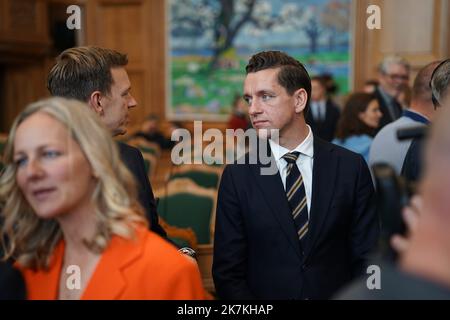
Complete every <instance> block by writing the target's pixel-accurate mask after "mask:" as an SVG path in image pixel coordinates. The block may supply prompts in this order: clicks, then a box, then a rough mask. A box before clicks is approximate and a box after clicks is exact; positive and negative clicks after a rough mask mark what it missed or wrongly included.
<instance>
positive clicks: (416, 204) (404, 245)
mask: <svg viewBox="0 0 450 320" xmlns="http://www.w3.org/2000/svg"><path fill="white" fill-rule="evenodd" d="M422 211H423V202H422V198H421V197H420V196H419V195H415V196H414V197H412V199H411V201H410V204H409V206H407V207H405V208H404V209H403V211H402V216H403V220H404V221H405V224H406V227H407V236H401V235H399V234H395V235H393V236H392V237H391V246H392V248H393V249H394V250H395V251H397V253H399V254H403V253H404V252H405V251H406V250H408V248H409V244H410V238H411V235H412V234H414V232H415V231H416V229H417V225H418V222H419V218H420V215H421V214H422Z"/></svg>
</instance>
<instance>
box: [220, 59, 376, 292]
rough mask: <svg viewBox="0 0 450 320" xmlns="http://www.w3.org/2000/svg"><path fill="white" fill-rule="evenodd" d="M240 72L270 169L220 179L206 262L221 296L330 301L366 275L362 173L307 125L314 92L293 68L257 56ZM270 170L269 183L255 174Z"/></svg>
mask: <svg viewBox="0 0 450 320" xmlns="http://www.w3.org/2000/svg"><path fill="white" fill-rule="evenodd" d="M246 71H247V76H246V79H245V82H244V99H245V100H246V101H247V103H248V104H249V114H250V117H251V120H252V123H253V126H254V128H255V129H256V130H257V132H258V135H259V136H260V137H261V138H265V137H269V140H268V142H267V141H266V143H268V145H269V147H270V148H269V149H270V152H271V162H270V164H266V165H264V164H262V161H261V159H260V158H258V161H257V163H255V164H251V163H250V159H251V158H252V156H251V155H249V154H247V158H246V161H245V164H232V165H228V166H227V167H226V168H225V170H224V172H223V175H222V179H221V183H220V189H219V196H218V204H217V211H216V225H215V239H214V259H213V277H214V283H215V287H216V290H217V294H218V297H219V298H223V299H327V298H329V297H330V296H331V295H332V294H333V293H335V292H336V290H338V289H339V288H340V287H342V286H343V285H344V284H346V283H347V282H349V281H350V280H351V279H352V278H353V277H354V276H357V275H362V274H365V272H366V261H367V259H368V254H369V253H370V251H371V250H372V248H373V247H374V246H375V244H376V242H377V239H378V234H379V228H378V219H377V216H376V212H375V208H374V207H373V205H372V200H373V196H374V189H373V185H372V180H371V177H370V173H369V169H368V167H367V165H366V163H365V161H364V159H363V158H362V157H361V156H360V155H358V154H356V153H353V152H351V151H348V150H346V149H343V148H341V147H338V146H336V145H333V144H330V143H328V142H326V141H323V140H321V139H320V138H317V137H315V136H314V135H313V133H312V131H311V128H310V127H309V126H308V125H307V124H306V123H305V118H304V114H305V113H306V112H307V110H306V108H307V105H308V100H309V97H310V93H311V83H310V78H309V75H308V73H307V71H306V70H305V68H304V67H303V65H302V64H301V63H300V62H298V61H297V60H295V59H293V58H292V57H290V56H288V55H286V54H284V53H282V52H278V51H269V52H261V53H258V54H256V55H254V56H253V57H252V58H251V59H250V61H249V63H248V65H247V67H246ZM272 129H278V130H279V131H278V132H279V139H276V137H275V138H274V139H272V135H271V134H269V132H268V131H270V130H272ZM258 154H259V152H258ZM241 162H242V161H238V163H241ZM275 164H276V167H275V170H274V171H275V174H271V175H270V174H266V172H263V171H262V169H263V168H264V167H267V166H274V165H275Z"/></svg>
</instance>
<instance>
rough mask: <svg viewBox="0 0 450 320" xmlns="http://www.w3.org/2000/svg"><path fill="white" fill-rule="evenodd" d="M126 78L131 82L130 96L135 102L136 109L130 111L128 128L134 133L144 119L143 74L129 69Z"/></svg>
mask: <svg viewBox="0 0 450 320" xmlns="http://www.w3.org/2000/svg"><path fill="white" fill-rule="evenodd" d="M127 72H128V76H129V77H130V82H131V94H132V95H133V97H134V98H135V99H136V101H137V107H135V108H133V109H131V110H130V113H129V115H130V124H129V126H130V128H129V132H134V131H136V130H138V129H139V126H140V124H141V122H142V121H143V120H144V117H145V110H143V109H145V105H146V95H145V86H144V83H145V81H144V78H145V72H144V71H142V70H138V69H136V70H133V69H131V68H128V69H127Z"/></svg>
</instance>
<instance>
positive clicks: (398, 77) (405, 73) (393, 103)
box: [374, 56, 411, 130]
mask: <svg viewBox="0 0 450 320" xmlns="http://www.w3.org/2000/svg"><path fill="white" fill-rule="evenodd" d="M410 69H411V68H410V65H409V63H408V61H406V60H405V59H403V58H401V57H399V56H388V57H385V58H384V59H383V61H382V62H381V63H380V64H379V66H378V81H379V85H378V86H377V88H376V90H375V92H374V94H375V96H376V98H377V100H378V103H379V104H380V111H381V112H382V113H383V117H382V118H381V120H380V126H379V127H378V130H380V129H381V128H382V127H384V126H385V125H386V124H388V123H390V122H392V121H394V120H397V119H398V118H400V117H401V115H402V107H401V105H400V103H399V102H398V101H397V98H398V96H399V95H400V93H401V92H402V91H403V90H404V89H405V87H406V86H407V85H408V81H409V73H410Z"/></svg>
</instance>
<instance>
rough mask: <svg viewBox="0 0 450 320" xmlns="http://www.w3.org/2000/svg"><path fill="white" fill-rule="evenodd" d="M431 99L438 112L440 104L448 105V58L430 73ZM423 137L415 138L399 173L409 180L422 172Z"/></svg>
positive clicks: (417, 178)
mask: <svg viewBox="0 0 450 320" xmlns="http://www.w3.org/2000/svg"><path fill="white" fill-rule="evenodd" d="M429 86H430V88H431V99H432V101H433V105H434V107H435V109H436V112H440V109H441V108H440V107H441V106H449V105H450V89H449V88H450V59H446V60H444V61H442V62H441V63H440V64H439V65H438V66H437V67H436V69H434V71H433V74H432V75H431V81H430V84H429ZM422 150H423V139H418V138H415V139H414V140H413V141H412V142H411V145H410V146H409V149H408V151H407V153H406V156H405V161H404V162H403V166H402V171H401V175H402V176H403V177H405V178H406V179H407V180H408V181H410V182H417V181H419V180H420V176H421V173H422V153H423V152H422Z"/></svg>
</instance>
